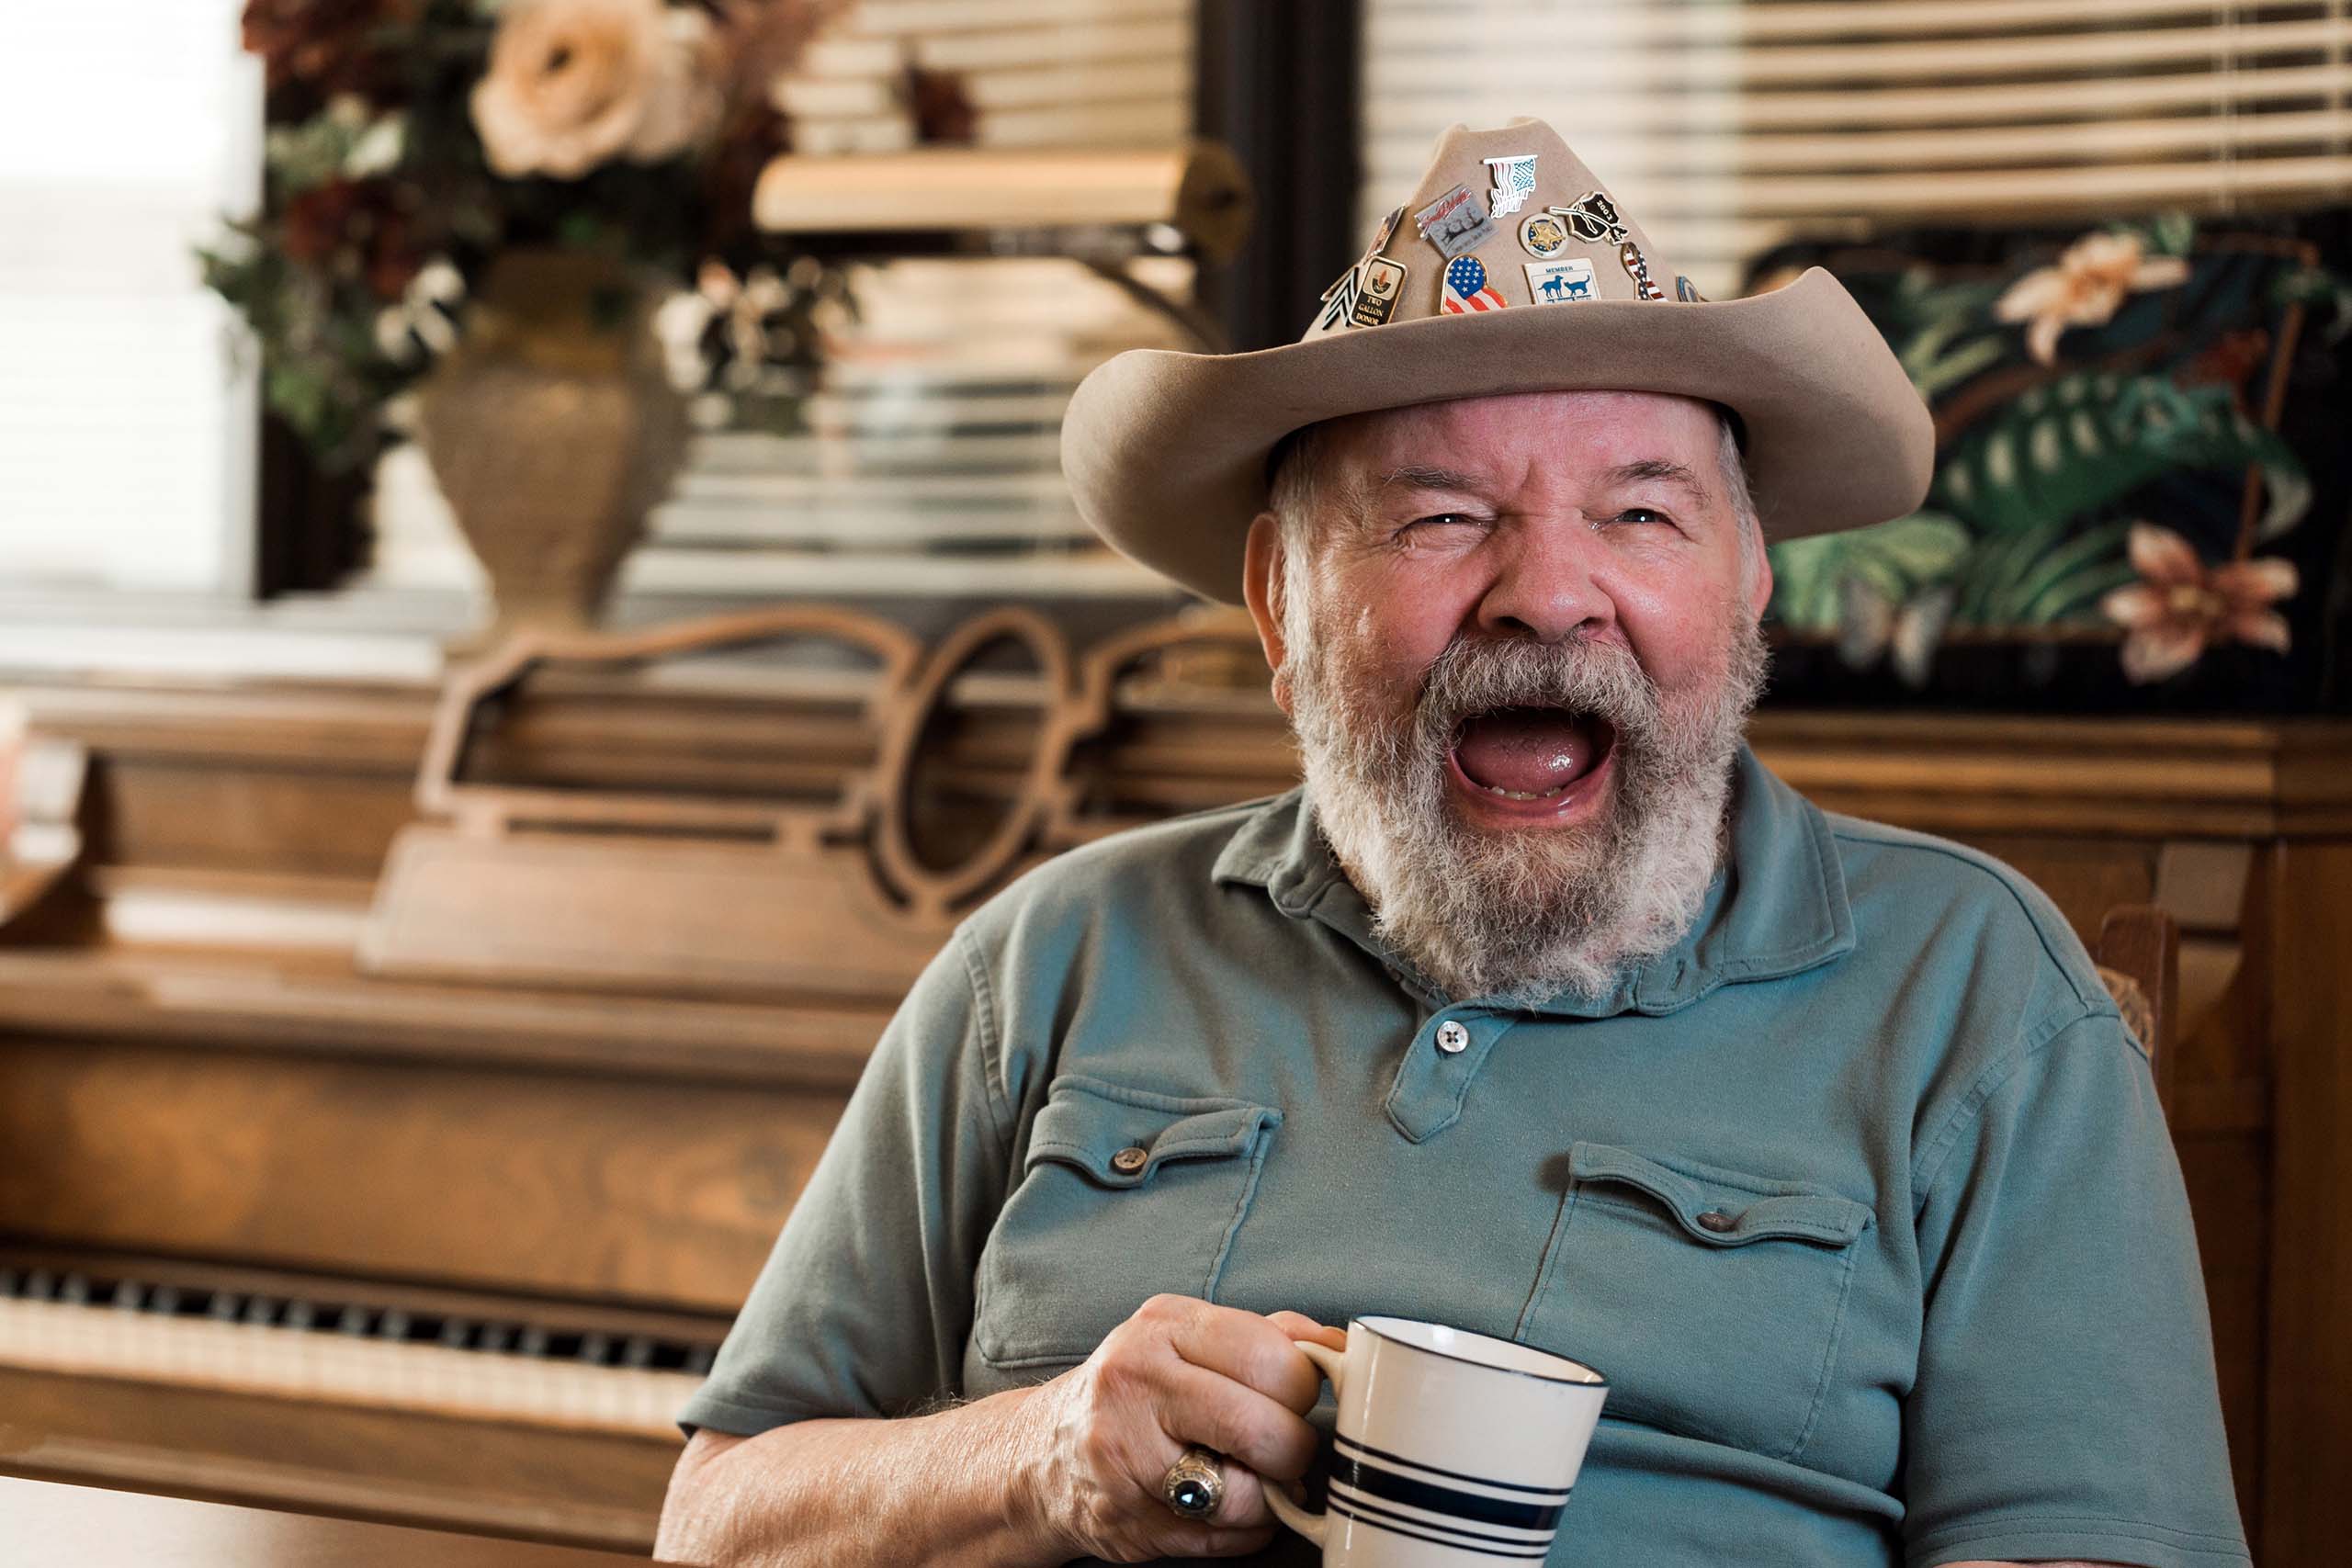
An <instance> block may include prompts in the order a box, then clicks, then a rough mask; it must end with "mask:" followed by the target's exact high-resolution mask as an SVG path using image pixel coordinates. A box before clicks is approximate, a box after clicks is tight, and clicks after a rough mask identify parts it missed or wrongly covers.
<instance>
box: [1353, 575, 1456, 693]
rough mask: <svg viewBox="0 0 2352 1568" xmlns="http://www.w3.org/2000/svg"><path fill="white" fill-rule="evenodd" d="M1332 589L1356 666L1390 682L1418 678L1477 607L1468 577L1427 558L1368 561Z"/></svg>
mask: <svg viewBox="0 0 2352 1568" xmlns="http://www.w3.org/2000/svg"><path fill="white" fill-rule="evenodd" d="M1333 586H1334V589H1335V592H1334V594H1333V603H1334V606H1335V611H1336V614H1335V617H1334V618H1335V619H1338V620H1340V621H1342V622H1343V623H1344V624H1345V625H1347V626H1349V628H1350V633H1349V641H1350V643H1351V646H1352V647H1353V648H1354V649H1355V650H1356V652H1357V654H1358V655H1359V657H1360V660H1361V663H1360V666H1359V667H1360V668H1365V669H1372V670H1376V671H1380V672H1382V673H1383V674H1385V675H1386V676H1388V677H1390V678H1392V679H1393V678H1406V677H1409V678H1412V679H1415V680H1418V679H1419V675H1420V672H1421V671H1424V670H1426V669H1427V668H1429V666H1430V662H1431V661H1432V660H1435V659H1436V658H1437V656H1438V655H1439V654H1441V653H1442V652H1444V651H1445V649H1446V647H1447V645H1448V644H1450V643H1451V642H1453V639H1454V637H1455V636H1456V635H1457V634H1458V633H1459V632H1460V631H1461V629H1462V627H1463V626H1464V624H1466V623H1467V621H1468V620H1469V619H1470V615H1471V612H1472V610H1473V609H1474V608H1475V607H1476V603H1477V594H1476V585H1475V583H1474V582H1473V581H1471V578H1470V574H1468V573H1467V572H1464V571H1460V570H1448V569H1447V566H1446V565H1445V564H1444V563H1438V562H1430V561H1426V560H1412V559H1404V560H1399V559H1393V558H1392V559H1388V560H1384V561H1379V562H1376V563H1369V562H1368V563H1366V564H1365V565H1364V566H1363V568H1362V569H1360V570H1354V571H1351V572H1346V573H1342V574H1341V575H1340V577H1339V578H1338V579H1337V580H1336V581H1335V582H1334V584H1333Z"/></svg>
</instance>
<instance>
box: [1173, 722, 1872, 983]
mask: <svg viewBox="0 0 2352 1568" xmlns="http://www.w3.org/2000/svg"><path fill="white" fill-rule="evenodd" d="M1731 812H1732V825H1731V842H1730V851H1729V852H1728V853H1727V854H1726V855H1725V856H1724V865H1723V866H1722V867H1721V868H1720V869H1718V870H1717V872H1716V874H1715V878H1714V881H1713V884H1712V885H1711V886H1709V888H1708V890H1707V897H1706V902H1705V903H1704V905H1703V906H1702V908H1701V909H1700V911H1699V915H1698V918H1697V919H1695V920H1693V921H1692V922H1691V929H1690V931H1687V932H1686V933H1684V935H1683V938H1682V940H1681V941H1680V942H1677V943H1676V944H1675V945H1674V946H1673V947H1672V948H1670V949H1668V951H1667V952H1666V953H1661V954H1660V955H1659V956H1658V957H1657V958H1656V959H1653V960H1652V961H1651V962H1649V963H1648V964H1644V965H1642V966H1641V967H1639V968H1636V969H1634V970H1631V971H1628V972H1626V973H1625V974H1623V975H1622V976H1619V978H1618V980H1617V983H1616V984H1615V985H1614V986H1613V987H1611V989H1610V990H1609V991H1607V992H1605V993H1603V994H1601V995H1598V996H1588V995H1584V994H1582V993H1577V992H1565V991H1564V992H1562V993H1560V994H1559V995H1557V996H1555V997H1552V998H1548V999H1546V1000H1545V1001H1544V1002H1543V1003H1541V1004H1539V1005H1538V1006H1537V1007H1536V1008H1535V1009H1534V1011H1536V1012H1539V1013H1555V1014H1560V1015H1564V1016H1567V1017H1576V1018H1604V1017H1608V1016H1610V1015H1611V1014H1615V1013H1620V1012H1625V1011H1629V1010H1630V1011H1637V1012H1645V1013H1666V1012H1673V1011H1675V1010H1678V1009H1680V1008H1684V1007H1688V1006H1689V1005H1690V1004H1691V1003H1692V1002H1695V1001H1697V1000H1698V999H1699V998H1701V997H1703V996H1705V995H1706V994H1707V993H1708V992H1709V991H1712V990H1713V989H1714V988H1715V987H1718V986H1721V985H1724V984H1728V983H1731V982H1736V981H1742V980H1770V979H1778V978H1780V977H1781V976H1786V975H1793V974H1796V973H1798V972H1800V971H1802V970H1805V969H1811V968H1814V967H1815V966H1816V965H1818V964H1826V963H1828V962H1829V961H1830V960H1832V959H1834V958H1837V957H1839V956H1841V955H1842V954H1844V953H1850V952H1852V951H1853V948H1854V922H1853V912H1852V910H1851V909H1850V908H1849V907H1848V905H1847V902H1846V879H1845V876H1844V874H1843V873H1842V872H1841V870H1840V869H1839V866H1838V852H1837V846H1836V844H1835V843H1834V842H1833V841H1832V840H1831V838H1830V833H1829V823H1828V819H1827V818H1826V817H1824V816H1823V815H1822V812H1821V810H1820V808H1819V807H1815V805H1814V804H1813V803H1812V802H1811V801H1809V800H1807V799H1805V798H1804V796H1803V795H1799V794H1798V793H1797V792H1796V791H1794V790H1792V789H1791V788H1790V787H1789V786H1788V785H1787V784H1783V783H1781V780H1780V779H1779V778H1778V777H1776V776H1775V775H1774V774H1773V773H1771V772H1770V770H1769V769H1767V768H1766V767H1765V766H1764V765H1763V763H1761V762H1759V761H1757V760H1756V754H1755V752H1754V751H1752V750H1749V748H1748V747H1747V745H1746V744H1745V743H1743V744H1742V745H1741V746H1740V749H1739V755H1738V758H1737V760H1736V761H1735V763H1734V776H1733V781H1732V807H1731ZM1214 875H1215V876H1216V879H1217V880H1218V881H1219V882H1232V883H1244V884H1251V885H1254V886H1260V887H1262V888H1264V889H1265V890H1266V894H1267V897H1270V898H1272V900H1273V903H1274V907H1275V908H1278V909H1280V910H1281V911H1282V912H1283V914H1285V915H1288V916H1290V917H1291V918H1292V919H1315V920H1319V921H1321V922H1322V923H1323V924H1325V925H1327V926H1329V927H1330V928H1331V929H1333V930H1334V931H1339V932H1340V934H1341V935H1343V936H1345V937H1347V938H1348V939H1349V940H1351V942H1355V943H1356V944H1357V945H1359V946H1360V947H1363V949H1364V950H1365V951H1366V952H1368V953H1372V954H1373V955H1374V957H1376V958H1378V959H1379V960H1380V961H1381V963H1382V964H1385V965H1386V966H1387V967H1388V969H1389V971H1390V973H1391V974H1395V975H1397V976H1398V977H1399V978H1400V979H1406V978H1408V976H1407V975H1406V974H1404V973H1402V970H1403V961H1402V960H1401V958H1400V957H1399V956H1398V955H1397V953H1394V952H1392V951H1390V949H1389V948H1388V947H1387V946H1385V944H1384V943H1383V942H1381V940H1380V939H1379V937H1378V936H1377V935H1376V934H1375V933H1374V930H1373V919H1372V912H1371V910H1370V909H1369V908H1366V906H1365V904H1364V901H1363V897H1362V896H1361V895H1360V894H1358V893H1357V891H1356V889H1355V887H1354V886H1353V885H1352V884H1351V883H1350V882H1349V881H1348V879H1347V876H1346V874H1344V873H1343V872H1342V871H1341V870H1340V864H1339V862H1338V860H1337V858H1336V857H1334V856H1333V854H1332V853H1331V850H1330V846H1329V844H1328V843H1327V842H1326V841H1325V840H1324V838H1323V834H1322V832H1321V830H1320V829H1318V828H1317V826H1316V822H1315V810H1314V807H1312V806H1311V805H1309V804H1308V803H1307V800H1306V791H1305V789H1304V788H1300V789H1294V790H1292V791H1291V792H1290V793H1288V794H1287V795H1277V796H1275V797H1274V798H1272V800H1269V801H1267V802H1266V804H1265V805H1263V806H1262V807H1260V808H1259V809H1258V810H1257V811H1255V812H1254V813H1252V814H1251V815H1250V817H1249V818H1247V819H1246V820H1245V821H1244V822H1243V823H1242V825H1241V828H1240V829H1239V830H1238V831H1237V832H1236V833H1235V834H1234V836H1233V838H1232V840H1230V841H1229V842H1228V843H1227V845H1226V847H1225V850H1224V852H1222V853H1220V854H1219V855H1218V856H1217V860H1216V867H1215V870H1214ZM1416 988H1418V989H1420V990H1423V991H1425V992H1429V993H1430V995H1432V996H1435V995H1436V993H1435V992H1434V990H1433V989H1432V988H1431V987H1429V986H1427V985H1426V984H1420V985H1418V986H1417V987H1416ZM1454 999H1460V1000H1469V1001H1475V1000H1476V998H1454Z"/></svg>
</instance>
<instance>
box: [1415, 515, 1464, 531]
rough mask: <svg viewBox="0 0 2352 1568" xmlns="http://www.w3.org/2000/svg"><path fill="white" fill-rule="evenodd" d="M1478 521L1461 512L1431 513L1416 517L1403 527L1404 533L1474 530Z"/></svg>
mask: <svg viewBox="0 0 2352 1568" xmlns="http://www.w3.org/2000/svg"><path fill="white" fill-rule="evenodd" d="M1477 523H1478V520H1477V519H1476V518H1475V517H1472V516H1471V515H1469V514H1468V513H1463V512H1432V513H1430V514H1429V515H1428V516H1427V517H1416V518H1414V519H1413V520H1412V521H1411V522H1410V523H1408V524H1406V525H1405V531H1406V532H1408V533H1410V532H1411V531H1412V530H1413V529H1415V528H1475V527H1476V526H1477Z"/></svg>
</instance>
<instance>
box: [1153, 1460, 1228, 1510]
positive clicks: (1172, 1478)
mask: <svg viewBox="0 0 2352 1568" xmlns="http://www.w3.org/2000/svg"><path fill="white" fill-rule="evenodd" d="M1218 1457H1219V1456H1218V1454H1217V1452H1216V1450H1215V1449H1206V1448H1203V1447H1202V1446H1201V1445H1200V1444H1198V1443H1193V1444H1192V1445H1191V1446H1190V1447H1188V1448H1186V1449H1185V1450H1184V1451H1183V1452H1182V1453H1181V1454H1179V1455H1177V1456H1176V1462H1175V1463H1174V1464H1171V1465H1170V1466H1169V1467H1168V1473H1167V1474H1165V1475H1163V1476H1161V1477H1160V1478H1159V1499H1160V1501H1161V1502H1163V1503H1166V1504H1167V1505H1168V1506H1169V1507H1170V1508H1171V1509H1173V1510H1174V1511H1175V1512H1176V1513H1178V1514H1180V1515H1182V1517H1185V1518H1188V1519H1207V1518H1213V1517H1216V1510H1217V1506H1218V1505H1219V1504H1221V1503H1223V1502H1224V1501H1225V1472H1224V1471H1222V1470H1220V1469H1219V1468H1217V1459H1218Z"/></svg>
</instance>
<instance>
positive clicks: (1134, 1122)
mask: <svg viewBox="0 0 2352 1568" xmlns="http://www.w3.org/2000/svg"><path fill="white" fill-rule="evenodd" d="M1282 1120H1283V1113H1282V1112H1281V1111H1277V1110H1275V1109H1274V1108H1273V1107H1272V1106H1271V1105H1253V1104H1251V1103H1250V1102H1249V1101H1247V1100H1186V1099H1180V1098H1178V1097H1177V1096H1175V1095H1168V1094H1154V1093H1152V1092H1151V1091H1150V1090H1148V1089H1128V1088H1126V1087H1125V1086H1124V1085H1121V1084H1114V1083H1106V1082H1104V1081H1103V1079H1101V1078H1090V1077H1081V1076H1079V1075H1076V1074H1065V1075H1064V1076H1063V1077H1057V1078H1056V1079H1055V1080H1054V1081H1053V1082H1052V1083H1051V1084H1050V1085H1048V1086H1047V1088H1046V1103H1045V1105H1044V1106H1043V1107H1042V1108H1041V1109H1040V1110H1039V1111H1038V1112H1037V1116H1036V1120H1035V1122H1032V1123H1031V1124H1030V1132H1029V1156H1028V1161H1027V1163H1028V1164H1030V1165H1035V1163H1036V1162H1037V1161H1039V1160H1041V1159H1049V1160H1057V1161H1059V1162H1060V1163H1062V1164H1064V1165H1070V1166H1075V1167H1077V1168H1079V1169H1080V1170H1082V1171H1084V1172H1085V1173H1086V1174H1087V1175H1088V1176H1090V1177H1091V1178H1092V1179H1094V1180H1096V1181H1098V1182H1100V1183H1101V1184H1102V1185H1103V1186H1105V1187H1140V1186H1142V1185H1143V1184H1144V1183H1145V1182H1147V1181H1149V1180H1150V1179H1151V1178H1152V1173H1153V1172H1155V1171H1157V1170H1158V1169H1159V1168H1160V1167H1161V1166H1163V1165H1165V1164H1167V1163H1168V1162H1169V1161H1170V1160H1183V1159H1223V1158H1227V1157H1230V1156H1236V1155H1246V1154H1248V1153H1249V1152H1250V1150H1251V1149H1253V1148H1254V1147H1255V1146H1256V1145H1257V1142H1258V1139H1259V1137H1260V1135H1261V1134H1263V1133H1265V1132H1266V1131H1268V1130H1269V1129H1271V1128H1274V1127H1278V1126H1280V1125H1281V1124H1282ZM1136 1151H1141V1152H1140V1154H1138V1153H1137V1152H1136Z"/></svg>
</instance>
